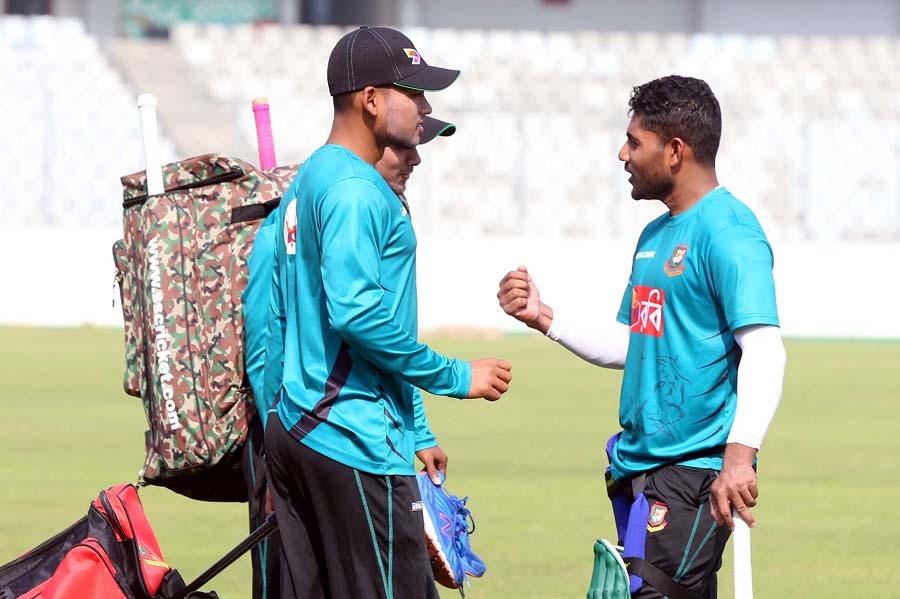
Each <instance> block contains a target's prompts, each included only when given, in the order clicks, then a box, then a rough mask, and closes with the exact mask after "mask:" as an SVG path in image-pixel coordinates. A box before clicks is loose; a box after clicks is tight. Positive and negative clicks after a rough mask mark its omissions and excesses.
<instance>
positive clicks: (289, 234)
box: [284, 200, 297, 255]
mask: <svg viewBox="0 0 900 599" xmlns="http://www.w3.org/2000/svg"><path fill="white" fill-rule="evenodd" d="M284 245H285V247H286V248H287V253H288V254H290V255H294V254H296V253H297V200H291V203H290V204H288V207H287V212H285V214H284Z"/></svg>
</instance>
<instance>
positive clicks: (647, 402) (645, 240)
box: [611, 187, 779, 480]
mask: <svg viewBox="0 0 900 599" xmlns="http://www.w3.org/2000/svg"><path fill="white" fill-rule="evenodd" d="M772 267H773V256H772V249H771V247H770V246H769V242H768V240H767V239H766V236H765V233H763V230H762V227H761V226H760V224H759V222H758V221H757V219H756V217H755V216H754V215H753V212H752V211H751V210H750V209H749V208H747V206H745V205H744V204H742V203H741V202H739V201H738V200H737V199H735V198H734V196H732V195H731V193H729V192H728V191H727V190H726V189H724V188H722V187H718V188H716V189H715V190H713V191H711V192H710V193H708V194H707V195H706V196H704V197H703V198H702V199H701V200H700V201H699V202H697V203H696V204H695V205H694V206H692V207H691V208H690V209H688V210H686V211H685V212H683V213H681V214H679V215H677V216H674V217H673V216H670V215H669V214H664V215H662V216H660V217H659V218H657V219H656V220H654V221H653V222H651V223H650V224H649V225H647V227H646V228H645V229H644V231H643V233H642V234H641V236H640V239H639V240H638V244H637V249H636V251H635V255H634V261H633V266H632V272H631V278H630V279H629V282H628V287H627V289H626V290H625V294H624V296H623V298H622V305H621V308H620V310H619V313H618V320H619V322H622V323H624V324H628V325H630V326H631V336H630V340H629V345H628V355H627V357H626V360H625V372H624V376H623V379H622V391H621V398H620V404H619V422H620V424H621V426H622V429H623V432H622V436H621V438H620V439H619V441H618V443H616V445H615V449H614V451H613V454H612V458H611V469H612V475H613V477H614V478H615V479H616V480H621V479H624V478H628V477H630V476H634V475H635V474H639V473H641V472H646V471H647V470H651V469H653V468H656V467H658V466H661V465H663V464H667V463H673V462H674V463H681V464H683V465H688V466H694V467H698V468H713V469H720V468H721V455H714V456H706V457H700V458H695V459H689V460H685V461H683V462H679V461H678V459H679V458H680V457H682V456H687V455H689V454H696V453H698V452H703V451H705V450H712V449H714V448H716V447H719V446H723V445H724V444H725V441H726V439H727V437H728V433H729V431H730V429H731V424H732V422H733V421H734V413H735V404H736V388H737V367H738V363H739V361H740V354H741V352H740V347H739V346H738V345H737V343H736V342H735V340H734V331H736V330H738V329H740V328H741V327H745V326H749V325H776V326H777V325H778V324H779V322H778V311H777V308H776V303H775V285H774V282H773V278H772Z"/></svg>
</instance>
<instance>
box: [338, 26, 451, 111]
mask: <svg viewBox="0 0 900 599" xmlns="http://www.w3.org/2000/svg"><path fill="white" fill-rule="evenodd" d="M458 76H459V71H455V70H453V69H442V68H441V67H433V66H429V65H428V63H426V62H425V59H424V58H422V55H421V54H419V51H418V50H416V47H415V46H414V45H413V43H412V42H411V41H410V39H409V38H408V37H406V36H405V35H403V34H402V33H400V32H399V31H397V30H396V29H390V28H388V27H360V28H359V29H356V30H355V31H351V32H350V33H348V34H347V35H345V36H344V37H342V38H341V39H340V40H338V43H337V44H335V46H334V49H333V50H332V51H331V56H330V57H329V58H328V91H329V92H330V93H331V95H332V96H337V95H340V94H346V93H349V92H355V91H358V90H361V89H362V88H364V87H366V86H368V85H373V86H379V85H391V84H393V85H397V86H400V87H405V88H409V89H415V90H419V91H438V90H441V89H445V88H447V87H449V86H450V84H451V83H453V82H454V81H455V80H456V78H457V77H458Z"/></svg>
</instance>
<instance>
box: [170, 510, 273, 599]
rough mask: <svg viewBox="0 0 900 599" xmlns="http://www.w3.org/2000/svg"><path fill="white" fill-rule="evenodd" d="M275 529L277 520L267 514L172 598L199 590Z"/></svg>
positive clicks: (184, 597)
mask: <svg viewBox="0 0 900 599" xmlns="http://www.w3.org/2000/svg"><path fill="white" fill-rule="evenodd" d="M276 530H278V522H276V521H275V514H269V515H268V516H267V517H266V519H265V521H264V522H263V523H262V524H260V525H259V527H258V528H257V529H256V530H254V531H253V532H251V533H250V536H248V537H247V538H246V539H244V540H243V541H241V542H240V543H238V544H237V545H236V546H235V547H234V549H232V550H231V551H229V552H228V553H226V554H225V555H223V556H222V557H221V558H220V559H219V561H217V562H216V563H214V564H213V565H211V566H210V567H209V568H207V569H206V570H205V571H204V572H202V573H201V574H200V575H199V576H198V577H197V578H195V579H194V581H193V582H191V583H190V584H188V585H187V586H186V587H184V588H183V589H182V590H181V591H180V592H179V593H177V594H176V595H174V597H173V598H172V599H186V598H187V597H191V594H192V593H195V592H196V591H199V590H200V587H202V586H203V585H205V584H206V583H207V582H209V581H210V580H212V579H213V578H215V576H216V575H217V574H218V573H219V572H221V571H222V570H224V569H225V568H227V567H228V566H230V565H231V564H232V563H234V562H235V561H236V560H237V559H238V558H239V557H241V556H242V555H244V554H245V553H246V552H247V551H249V550H250V549H252V548H253V547H256V546H257V545H258V544H259V543H260V542H261V541H262V540H263V539H265V538H266V537H268V536H269V535H270V534H272V533H273V532H275V531H276Z"/></svg>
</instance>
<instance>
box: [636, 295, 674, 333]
mask: <svg viewBox="0 0 900 599" xmlns="http://www.w3.org/2000/svg"><path fill="white" fill-rule="evenodd" d="M665 301H666V292H665V291H663V290H662V289H656V288H655V287H647V286H644V285H635V286H634V287H632V289H631V330H632V331H634V332H635V333H640V334H642V335H650V336H651V337H662V334H663V324H664V321H663V304H664V303H665Z"/></svg>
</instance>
